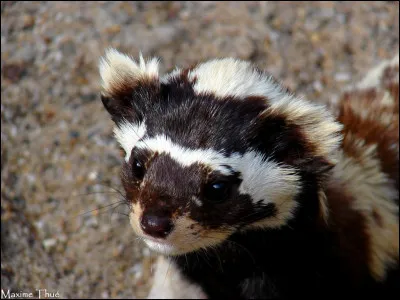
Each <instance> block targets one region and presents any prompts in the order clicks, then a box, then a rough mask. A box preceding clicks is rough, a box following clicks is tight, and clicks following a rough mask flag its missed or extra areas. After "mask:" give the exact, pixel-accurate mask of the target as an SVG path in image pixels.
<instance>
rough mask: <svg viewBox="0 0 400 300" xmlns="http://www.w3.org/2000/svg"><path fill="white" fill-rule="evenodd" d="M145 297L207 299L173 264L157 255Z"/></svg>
mask: <svg viewBox="0 0 400 300" xmlns="http://www.w3.org/2000/svg"><path fill="white" fill-rule="evenodd" d="M152 281H153V282H152V287H151V289H150V292H149V294H148V296H147V299H207V296H206V294H205V293H204V291H203V290H202V288H201V287H200V286H198V285H196V284H194V283H191V282H189V281H188V280H187V279H186V278H185V277H184V276H183V275H182V274H181V272H180V271H179V269H178V268H177V267H176V266H175V263H174V262H173V261H171V260H169V259H167V258H165V257H163V256H160V257H158V259H157V261H156V265H155V272H154V276H153V278H152Z"/></svg>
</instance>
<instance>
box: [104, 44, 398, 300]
mask: <svg viewBox="0 0 400 300" xmlns="http://www.w3.org/2000/svg"><path fill="white" fill-rule="evenodd" d="M100 74H101V77H102V80H103V91H102V102H103V105H104V107H105V109H106V110H107V111H108V112H109V113H110V116H111V118H112V120H113V121H114V122H115V126H116V128H115V131H114V132H115V136H116V139H117V140H118V142H119V143H120V145H121V147H122V148H123V149H124V151H125V152H126V159H125V162H124V163H123V166H122V173H121V175H122V176H121V179H122V182H123V185H124V188H125V191H126V198H127V200H128V201H129V202H130V203H131V212H130V219H131V224H132V228H133V229H134V232H135V233H136V234H137V235H138V236H139V237H141V238H142V239H143V240H144V241H145V243H146V245H147V246H148V247H149V248H150V249H152V250H153V251H156V252H158V253H160V254H163V255H165V258H162V259H160V261H159V265H158V269H157V270H158V271H157V272H156V274H155V277H154V281H155V282H154V286H153V289H152V291H151V292H150V294H149V297H158V298H163V297H162V296H163V295H164V296H165V297H170V298H196V297H198V298H218V297H222V298H241V299H246V298H274V297H301V296H307V297H316V296H318V297H322V296H326V295H329V296H341V295H343V294H344V293H346V294H347V295H349V296H357V297H360V296H363V295H369V296H370V295H379V296H381V297H384V296H385V295H390V294H391V293H392V292H394V291H396V292H397V293H398V288H397V281H398V279H399V271H398V261H399V238H398V234H399V230H398V138H399V136H398V101H399V98H398V91H399V89H398V58H397V59H393V60H392V61H389V62H384V63H383V64H382V65H381V66H379V67H377V68H375V69H374V70H373V71H372V72H371V73H370V74H368V75H367V76H366V77H365V79H364V80H363V81H362V82H361V83H360V84H358V85H357V86H355V87H354V88H353V89H350V90H348V91H347V92H346V93H344V95H343V97H342V99H341V100H340V101H339V103H338V106H337V107H336V109H335V110H333V111H332V112H330V111H329V110H328V109H327V108H326V107H324V106H321V105H317V104H315V103H311V102H309V101H307V100H305V99H300V98H298V97H297V96H296V95H294V94H292V93H290V92H288V91H287V90H286V89H285V88H284V87H282V85H281V84H280V83H279V82H278V81H276V80H275V79H274V78H272V76H270V75H269V74H267V73H266V72H263V71H260V70H258V69H257V68H256V67H255V66H253V65H251V64H250V63H248V62H244V61H240V60H236V59H233V58H226V59H216V60H210V61H208V62H204V63H199V64H197V65H195V66H194V67H192V68H188V69H175V70H174V71H173V72H171V73H170V74H166V75H164V76H160V75H159V71H158V60H157V59H150V60H148V61H147V62H145V60H144V59H143V58H142V57H141V58H140V62H139V63H136V62H135V61H134V60H133V59H131V58H129V57H128V56H126V55H124V54H120V53H119V52H117V51H116V50H109V51H108V52H107V53H106V55H105V58H104V59H103V60H101V63H100ZM137 166H139V167H137ZM136 168H141V169H139V171H137V169H136ZM214 183H215V184H216V187H215V186H214V185H213V184H214ZM221 184H222V185H221ZM221 186H222V191H223V192H224V193H222V194H218V193H217V194H215V193H216V190H215V189H217V188H221ZM213 195H218V198H215V197H214V196H213ZM144 215H152V216H159V217H162V218H164V219H165V218H168V220H171V222H172V224H173V229H172V230H171V232H169V233H168V234H167V235H166V236H165V237H163V238H157V237H153V236H151V235H150V233H148V232H146V231H145V228H144V227H143V226H142V223H141V222H142V217H143V216H144ZM160 226H161V225H160ZM160 228H161V229H162V227H160ZM166 262H168V263H169V264H170V265H172V272H173V275H172V276H171V278H169V280H168V283H167V284H166V285H160V282H159V281H158V280H159V279H158V278H159V275H160V272H163V271H162V270H164V269H165V264H166ZM180 284H183V285H184V286H185V287H186V288H182V289H177V288H176V286H179V285H180ZM164 288H165V290H164V291H163V289H164Z"/></svg>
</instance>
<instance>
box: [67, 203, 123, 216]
mask: <svg viewBox="0 0 400 300" xmlns="http://www.w3.org/2000/svg"><path fill="white" fill-rule="evenodd" d="M116 204H125V200H120V201H118V202H115V203H111V204H108V205H106V206H103V207H100V208H96V209H92V210H90V211H87V212H84V213H81V214H78V215H77V216H75V217H81V216H84V215H87V214H90V213H92V212H94V211H96V210H101V209H104V208H107V207H110V206H113V205H116Z"/></svg>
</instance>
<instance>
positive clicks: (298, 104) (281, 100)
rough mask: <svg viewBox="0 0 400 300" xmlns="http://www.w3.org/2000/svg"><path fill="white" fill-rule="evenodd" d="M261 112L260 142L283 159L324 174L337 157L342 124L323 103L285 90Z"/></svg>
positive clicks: (298, 166) (258, 137) (302, 168)
mask: <svg viewBox="0 0 400 300" xmlns="http://www.w3.org/2000/svg"><path fill="white" fill-rule="evenodd" d="M267 102H269V103H268V105H267V108H266V109H265V110H264V111H263V112H262V113H261V114H260V115H259V119H258V125H257V127H258V129H257V139H258V140H259V141H260V146H261V147H263V148H265V149H269V150H270V151H271V155H273V156H275V157H276V159H278V160H279V161H282V162H284V163H287V164H290V165H294V166H295V167H296V168H298V169H300V170H302V171H305V172H308V173H313V174H316V175H323V174H325V173H326V171H328V170H329V169H331V168H332V167H333V166H334V165H335V164H336V161H337V155H338V153H337V150H338V148H339V145H340V143H341V139H342V135H341V129H342V125H341V124H339V123H338V122H336V120H335V119H334V117H333V115H331V113H330V112H329V111H328V109H327V108H326V107H324V106H323V105H317V104H315V103H311V102H308V101H306V100H304V99H299V98H296V97H295V96H293V95H289V94H285V93H282V94H281V96H280V97H277V98H276V99H273V100H271V101H267Z"/></svg>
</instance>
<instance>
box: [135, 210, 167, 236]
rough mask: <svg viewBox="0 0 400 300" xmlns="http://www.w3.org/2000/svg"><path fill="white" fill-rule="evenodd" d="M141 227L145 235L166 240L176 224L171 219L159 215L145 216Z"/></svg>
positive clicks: (141, 221)
mask: <svg viewBox="0 0 400 300" xmlns="http://www.w3.org/2000/svg"><path fill="white" fill-rule="evenodd" d="M140 226H141V228H142V230H143V232H144V233H146V234H148V235H150V236H152V237H155V238H166V237H167V236H168V234H170V232H171V231H172V229H173V227H174V224H173V222H172V220H171V218H170V217H168V216H165V215H157V214H143V216H142V218H141V220H140Z"/></svg>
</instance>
